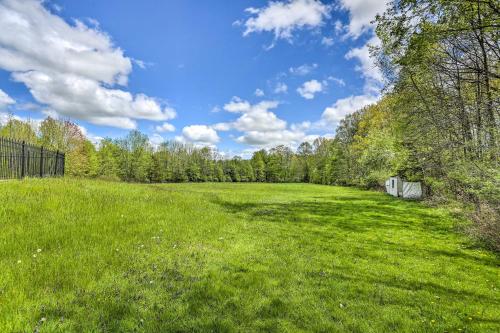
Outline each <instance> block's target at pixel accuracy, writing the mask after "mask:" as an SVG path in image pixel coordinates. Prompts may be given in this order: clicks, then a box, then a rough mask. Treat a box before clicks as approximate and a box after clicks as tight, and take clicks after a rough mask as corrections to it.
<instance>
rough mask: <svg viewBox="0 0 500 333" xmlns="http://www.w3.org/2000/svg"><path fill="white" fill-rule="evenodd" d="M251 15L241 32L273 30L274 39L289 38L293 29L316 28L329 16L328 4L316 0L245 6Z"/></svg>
mask: <svg viewBox="0 0 500 333" xmlns="http://www.w3.org/2000/svg"><path fill="white" fill-rule="evenodd" d="M246 12H247V13H249V14H250V15H252V17H251V18H249V19H248V20H247V21H245V22H244V23H243V24H244V26H245V28H246V30H245V32H244V33H243V35H244V36H247V35H249V34H251V33H253V32H263V31H266V32H273V33H274V36H275V39H280V38H282V39H291V38H292V35H293V32H294V31H295V30H299V29H304V28H316V27H319V26H321V25H322V24H323V20H324V19H325V18H326V17H328V16H329V12H330V6H327V5H324V4H323V3H322V2H321V1H317V0H290V1H272V2H269V4H268V5H267V6H266V7H263V8H247V9H246Z"/></svg>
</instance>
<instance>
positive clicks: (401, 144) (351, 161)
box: [0, 0, 500, 250]
mask: <svg viewBox="0 0 500 333" xmlns="http://www.w3.org/2000/svg"><path fill="white" fill-rule="evenodd" d="M499 17H500V6H499V5H498V2H497V1H494V0H456V1H453V0H446V1H443V0H418V1H417V0H401V1H396V2H394V3H393V4H392V6H391V7H390V8H389V9H388V11H387V12H386V13H384V14H383V15H381V16H378V17H377V35H378V38H379V39H380V41H381V43H380V45H379V46H378V47H374V48H373V50H372V54H373V56H374V57H376V58H377V60H378V65H379V66H380V68H381V69H382V70H383V73H384V76H385V78H386V80H387V81H386V88H385V91H384V95H383V97H382V98H381V99H380V100H379V102H377V103H376V104H374V105H371V106H368V107H366V108H364V109H362V110H357V111H355V110H353V111H355V112H353V113H352V114H350V115H348V116H347V117H346V118H345V119H344V120H342V121H341V122H340V123H339V125H338V127H337V129H336V132H335V133H336V134H335V137H334V138H333V139H325V138H318V139H316V140H315V141H314V142H313V143H309V142H304V143H302V144H300V145H299V146H298V148H297V149H296V150H292V149H291V148H290V147H287V146H277V147H275V148H272V149H269V150H264V149H263V150H259V151H256V152H255V153H254V154H253V156H252V158H251V159H249V160H244V159H242V158H239V157H234V158H232V159H225V158H222V156H221V155H220V154H219V153H218V152H217V151H216V150H213V149H211V148H209V147H204V148H197V147H194V146H190V145H186V144H182V143H179V142H175V141H169V142H164V143H162V144H160V145H159V146H158V147H153V146H152V145H151V144H150V141H149V139H148V137H147V136H146V135H144V134H141V133H140V132H137V131H132V132H130V134H129V135H128V136H126V137H125V138H121V139H113V140H112V139H104V140H103V141H102V142H101V143H100V144H99V145H98V147H96V146H94V145H93V144H92V143H91V142H90V141H89V140H88V139H86V138H85V135H84V134H83V133H82V131H81V130H80V128H79V127H78V126H76V125H75V124H72V123H71V122H69V121H57V120H54V119H51V118H47V119H46V120H45V121H43V122H42V123H41V124H39V125H38V126H33V124H30V123H29V122H22V121H20V120H16V119H11V120H10V121H9V122H8V123H7V124H5V125H4V126H3V127H2V128H0V135H3V136H8V137H11V138H14V139H18V140H25V141H29V142H34V143H37V144H41V145H43V146H44V147H47V148H52V149H58V150H62V151H66V152H67V173H68V174H69V175H73V176H78V177H103V178H108V179H117V180H124V181H134V182H183V181H192V182H204V181H216V182H222V181H230V182H250V181H256V182H310V183H318V184H337V185H352V186H361V187H366V188H377V187H378V188H380V187H381V186H382V185H383V182H384V180H385V179H386V178H387V177H388V176H389V175H392V174H398V175H400V176H402V177H404V178H406V179H409V180H418V181H422V182H423V183H424V184H425V188H426V193H427V196H428V198H431V199H432V200H433V201H434V202H440V203H441V202H448V203H449V202H456V203H460V205H462V206H463V207H466V211H467V212H469V214H470V215H469V216H470V217H471V219H473V220H474V222H475V223H474V227H473V228H471V229H470V230H469V231H470V232H471V233H473V235H474V236H476V237H477V238H478V239H481V240H483V241H485V242H486V243H487V244H489V245H490V246H493V247H496V249H497V250H498V249H500V243H499V235H500V220H499V216H500V168H499V152H500V148H499V135H500V133H499V132H500V131H499V128H500V114H499V102H500V99H499V91H498V89H499V79H500V74H499V58H500V45H499V34H500V29H499V28H500V20H499Z"/></svg>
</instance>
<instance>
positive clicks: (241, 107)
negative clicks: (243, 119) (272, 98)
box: [224, 96, 252, 113]
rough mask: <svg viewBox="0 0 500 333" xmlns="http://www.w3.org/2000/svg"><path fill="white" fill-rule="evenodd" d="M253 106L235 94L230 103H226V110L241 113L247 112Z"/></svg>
mask: <svg viewBox="0 0 500 333" xmlns="http://www.w3.org/2000/svg"><path fill="white" fill-rule="evenodd" d="M251 107H252V106H251V105H250V103H248V102H247V101H244V100H242V99H241V98H239V97H237V96H235V97H233V98H232V99H231V101H230V102H229V103H227V104H225V105H224V110H226V111H227V112H233V113H239V112H246V111H248V110H250V108H251Z"/></svg>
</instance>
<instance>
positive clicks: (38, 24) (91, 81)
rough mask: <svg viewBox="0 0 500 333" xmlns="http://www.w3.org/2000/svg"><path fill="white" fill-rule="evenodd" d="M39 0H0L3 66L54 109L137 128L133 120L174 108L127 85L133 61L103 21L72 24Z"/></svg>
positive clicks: (164, 115)
mask: <svg viewBox="0 0 500 333" xmlns="http://www.w3.org/2000/svg"><path fill="white" fill-rule="evenodd" d="M43 4H44V3H43V2H40V1H36V0H25V1H16V0H4V1H2V2H1V3H0V31H2V33H1V34H0V68H2V69H5V70H7V71H10V72H13V75H12V77H13V78H14V80H16V81H18V82H22V83H24V84H25V85H26V86H27V87H28V88H29V90H30V92H31V94H32V95H33V97H34V98H35V99H36V100H37V101H38V102H40V103H43V104H46V105H48V106H49V108H51V109H52V110H54V112H56V113H58V114H60V115H62V116H65V117H72V118H76V119H83V120H87V121H89V122H91V123H93V124H97V125H109V126H115V127H122V128H135V127H136V123H135V120H134V119H148V120H154V121H162V120H168V119H171V118H172V117H173V116H174V115H175V111H174V110H173V109H171V108H168V107H165V106H164V105H162V104H163V103H161V102H160V101H158V100H156V99H154V98H151V97H148V96H146V95H143V94H137V95H135V96H134V95H132V94H131V93H129V92H127V91H124V90H120V89H113V88H111V87H112V86H114V85H126V84H127V80H128V75H129V74H130V72H131V70H132V60H131V59H130V58H128V57H126V56H124V54H123V51H122V50H121V49H120V48H118V47H115V46H114V45H113V43H112V41H111V38H110V37H109V36H108V35H107V34H105V33H104V32H102V31H100V30H99V28H98V26H95V25H94V27H88V26H86V25H85V24H84V23H83V22H81V21H78V20H76V21H75V24H74V25H70V24H68V23H67V22H65V21H64V20H63V19H62V18H60V17H59V16H57V15H54V14H52V13H50V12H49V11H48V10H46V9H45V8H44V6H43Z"/></svg>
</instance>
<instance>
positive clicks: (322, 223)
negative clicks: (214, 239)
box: [211, 193, 499, 267]
mask: <svg viewBox="0 0 500 333" xmlns="http://www.w3.org/2000/svg"><path fill="white" fill-rule="evenodd" d="M211 201H212V202H213V203H215V204H217V205H218V206H220V207H222V209H224V210H226V211H228V212H230V213H231V214H235V215H236V216H238V217H239V218H243V219H246V220H247V221H262V222H270V223H276V224H278V225H279V227H280V228H281V229H282V230H283V231H284V232H286V233H287V234H288V235H289V236H291V237H302V236H300V235H301V234H304V233H306V234H308V236H310V237H313V238H314V239H317V240H318V239H323V240H324V241H326V242H331V241H332V238H333V237H334V236H335V235H338V234H342V235H345V234H349V233H356V234H367V233H370V235H377V236H379V237H380V238H379V239H378V240H376V241H372V242H371V243H372V244H368V247H377V248H385V249H387V250H391V251H396V252H398V253H400V254H402V255H408V256H418V257H422V256H424V257H426V256H429V257H434V258H437V257H447V258H449V259H462V260H470V261H474V262H476V263H482V264H484V265H488V266H492V267H498V266H499V264H498V261H496V260H494V259H492V258H490V257H486V258H485V257H480V256H475V255H473V254H469V253H466V252H464V251H460V250H457V251H449V250H444V249H436V248H434V247H432V245H431V244H429V243H426V242H424V243H421V244H420V245H419V246H415V245H412V246H411V247H410V246H407V245H405V244H403V243H402V242H401V241H398V238H397V237H396V238H395V240H392V239H390V238H387V237H386V235H387V234H393V233H394V235H398V236H400V235H406V236H409V235H411V236H412V237H416V238H420V242H422V241H423V240H425V239H434V241H433V242H436V241H437V242H440V241H445V242H446V241H448V240H449V236H450V234H454V233H455V231H454V226H453V223H452V222H451V221H443V218H446V217H444V216H442V215H441V214H439V213H437V212H432V211H430V210H429V208H427V207H425V206H423V205H421V204H419V203H417V202H411V201H399V200H395V199H393V198H390V197H388V196H381V195H380V194H376V193H374V194H372V193H368V194H363V195H362V196H340V197H316V200H314V201H293V202H286V203H269V202H233V201H228V200H222V199H221V198H220V197H218V196H214V197H212V198H211ZM297 231H300V233H298V234H297ZM297 235H299V236H297ZM434 245H439V244H434ZM457 245H463V244H462V243H460V241H459V242H458V243H457ZM417 252H418V253H417ZM367 255H368V256H370V254H369V253H367Z"/></svg>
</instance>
